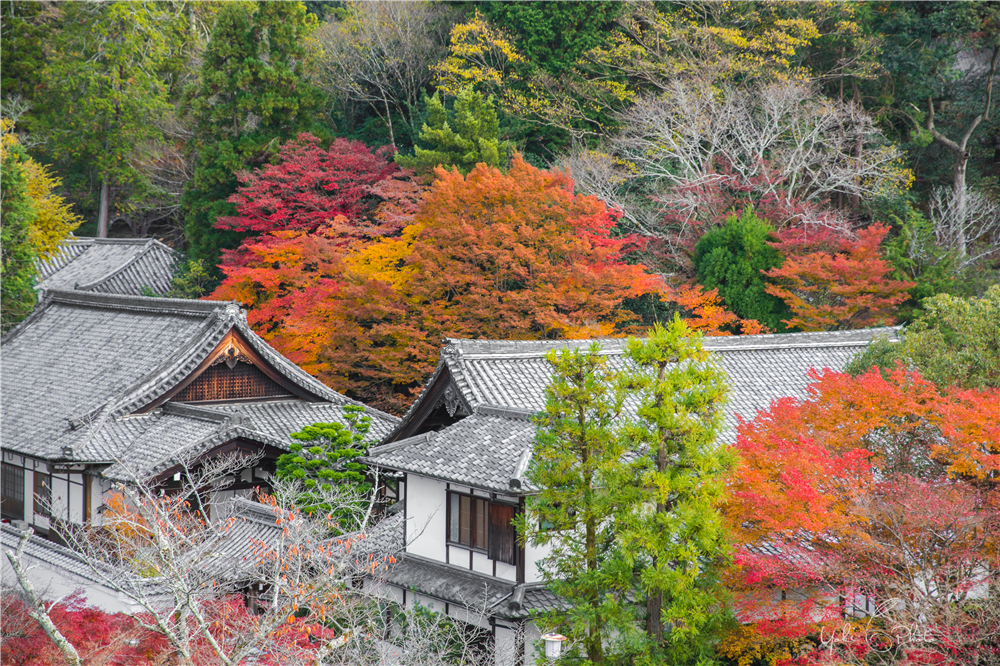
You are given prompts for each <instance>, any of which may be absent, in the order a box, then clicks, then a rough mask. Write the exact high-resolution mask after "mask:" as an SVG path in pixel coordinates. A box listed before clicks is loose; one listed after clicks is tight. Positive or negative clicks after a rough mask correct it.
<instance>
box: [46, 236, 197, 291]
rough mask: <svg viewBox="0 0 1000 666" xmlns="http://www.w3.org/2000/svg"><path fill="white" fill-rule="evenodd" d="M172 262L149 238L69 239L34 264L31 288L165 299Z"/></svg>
mask: <svg viewBox="0 0 1000 666" xmlns="http://www.w3.org/2000/svg"><path fill="white" fill-rule="evenodd" d="M176 263H177V258H176V254H175V253H174V251H173V250H172V249H171V248H170V247H169V246H167V245H164V244H163V243H161V242H160V241H158V240H155V239H153V238H83V237H76V236H71V237H69V238H67V239H65V240H64V241H62V242H61V243H60V244H59V247H58V248H57V249H56V251H55V252H54V253H53V254H52V256H51V257H49V258H48V259H47V260H46V261H42V262H39V263H38V285H37V286H36V287H35V288H36V289H38V290H39V291H41V292H45V291H48V290H50V289H61V290H66V289H76V290H79V291H93V292H101V293H105V294H131V295H134V296H140V295H142V294H143V293H152V294H157V295H159V296H166V295H167V294H169V293H170V289H171V280H172V279H173V275H174V266H175V264H176Z"/></svg>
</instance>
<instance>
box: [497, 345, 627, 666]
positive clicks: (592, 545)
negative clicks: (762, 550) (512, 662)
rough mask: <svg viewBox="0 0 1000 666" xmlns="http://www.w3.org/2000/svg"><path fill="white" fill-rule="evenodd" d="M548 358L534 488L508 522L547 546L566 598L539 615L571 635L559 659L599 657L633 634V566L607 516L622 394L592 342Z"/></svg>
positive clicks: (614, 493) (616, 472) (615, 480)
mask: <svg viewBox="0 0 1000 666" xmlns="http://www.w3.org/2000/svg"><path fill="white" fill-rule="evenodd" d="M547 358H548V362H549V364H550V365H551V366H552V369H553V378H552V381H551V383H550V384H549V386H548V388H547V389H546V391H545V395H546V405H545V411H544V412H542V413H541V414H540V415H539V416H538V417H537V418H536V422H537V424H538V434H537V436H536V439H535V446H534V451H533V455H532V458H531V464H530V466H529V468H528V470H527V472H526V474H525V476H526V478H527V479H528V480H529V481H530V483H531V485H532V486H533V487H534V488H537V489H538V493H537V494H535V495H532V496H530V497H528V498H527V512H526V513H524V514H522V515H521V516H519V517H518V519H517V520H516V525H517V528H518V532H519V534H520V535H521V538H522V539H523V540H524V541H527V542H530V543H532V544H534V545H548V546H549V548H550V555H549V556H548V557H547V558H546V559H545V560H544V561H543V562H542V573H543V576H544V579H545V583H546V586H547V587H548V588H549V589H551V590H552V591H553V592H554V593H556V594H557V595H559V596H560V597H561V598H562V599H564V600H565V601H566V602H567V603H568V605H569V608H568V610H565V611H563V610H560V611H553V612H550V613H548V614H547V615H546V616H545V617H544V618H543V619H542V622H543V624H545V625H546V626H550V627H555V628H557V629H558V630H559V631H560V632H561V633H564V634H565V635H566V636H567V637H569V638H570V639H572V642H571V643H570V645H571V646H572V647H571V648H570V649H569V651H568V652H567V654H566V655H565V656H564V657H563V660H561V662H560V663H563V661H565V662H566V663H577V662H583V661H586V662H587V663H593V664H601V663H605V662H606V659H608V658H609V655H608V654H606V653H607V652H611V653H613V652H614V648H608V649H606V645H607V644H608V643H609V642H610V641H618V642H620V641H623V640H627V638H628V637H629V636H630V635H632V634H634V633H635V632H634V631H633V630H632V629H633V627H634V625H635V622H634V611H633V608H632V605H631V603H630V602H629V601H628V600H627V599H625V595H624V592H626V591H627V590H628V589H629V580H630V577H631V568H630V567H629V566H628V564H627V562H626V561H625V559H624V558H623V557H622V556H621V553H619V552H618V551H617V549H616V538H615V537H616V535H615V532H614V522H613V520H612V517H613V516H614V515H615V513H616V511H617V510H618V509H619V507H620V503H621V501H622V498H623V495H624V488H623V487H622V486H621V485H620V483H619V480H620V479H621V478H622V477H623V476H625V475H626V469H627V467H628V460H629V459H628V458H627V456H626V454H627V453H629V452H630V451H629V442H628V440H627V439H625V438H623V437H622V436H621V432H620V430H621V425H622V406H623V404H624V401H625V398H626V395H627V394H626V392H625V391H623V390H621V387H620V386H619V385H618V382H617V379H616V374H615V372H614V371H613V370H612V368H611V367H610V365H609V363H608V357H607V356H605V355H602V354H601V353H600V346H599V345H597V344H596V343H595V344H594V345H593V346H591V347H590V348H589V349H588V350H586V351H581V350H564V351H562V352H561V353H559V354H556V352H554V351H552V352H549V355H548V357H547ZM581 648H582V652H581ZM584 654H585V655H586V656H585V657H584Z"/></svg>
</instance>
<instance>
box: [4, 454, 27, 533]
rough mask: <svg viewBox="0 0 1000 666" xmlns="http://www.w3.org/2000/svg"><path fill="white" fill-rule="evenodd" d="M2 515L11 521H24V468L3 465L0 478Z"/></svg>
mask: <svg viewBox="0 0 1000 666" xmlns="http://www.w3.org/2000/svg"><path fill="white" fill-rule="evenodd" d="M0 513H2V514H3V517H4V518H9V519H10V520H24V468H23V467H17V466H15V465H9V464H7V463H3V473H2V476H0Z"/></svg>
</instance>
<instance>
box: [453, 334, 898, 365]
mask: <svg viewBox="0 0 1000 666" xmlns="http://www.w3.org/2000/svg"><path fill="white" fill-rule="evenodd" d="M901 329H902V326H884V327H882V328H864V329H857V330H849V331H818V332H807V333H768V334H760V335H730V336H726V335H723V336H706V337H704V338H703V344H704V347H705V349H707V350H709V351H716V350H726V351H729V350H738V349H747V350H751V349H782V348H795V347H831V346H836V347H839V346H854V345H858V344H859V343H862V342H868V341H870V340H872V339H873V338H874V337H876V336H879V335H888V336H889V337H890V338H895V337H896V336H897V335H898V332H899V331H900V330H901ZM595 342H596V343H597V344H599V345H600V346H601V348H602V351H603V352H604V353H608V354H615V353H621V352H623V351H624V349H625V345H626V344H627V342H628V338H605V339H588V340H471V339H459V338H446V339H445V343H446V344H445V348H444V350H443V351H442V357H443V358H447V357H448V356H452V357H461V358H479V357H481V356H482V357H486V358H491V359H495V358H501V357H506V356H510V357H513V358H518V357H522V356H543V355H544V354H545V353H547V352H548V351H550V350H553V349H556V350H558V349H582V348H586V347H589V346H590V345H591V344H593V343H595Z"/></svg>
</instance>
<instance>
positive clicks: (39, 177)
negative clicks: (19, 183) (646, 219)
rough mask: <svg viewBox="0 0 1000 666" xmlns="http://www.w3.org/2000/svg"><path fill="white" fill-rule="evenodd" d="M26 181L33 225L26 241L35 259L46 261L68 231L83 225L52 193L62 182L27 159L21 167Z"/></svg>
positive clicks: (39, 165)
mask: <svg viewBox="0 0 1000 666" xmlns="http://www.w3.org/2000/svg"><path fill="white" fill-rule="evenodd" d="M24 171H25V174H26V175H27V177H28V196H29V197H30V198H31V202H32V204H33V205H34V207H35V213H36V214H37V217H36V218H35V223H34V224H32V225H31V233H30V234H29V236H28V238H29V239H30V240H31V244H32V245H33V246H34V247H35V252H36V253H37V254H38V258H39V259H42V260H44V259H48V258H49V256H51V255H52V253H53V252H54V251H55V249H56V248H57V247H58V246H59V242H60V241H62V239H64V238H66V236H68V235H69V234H70V232H71V231H73V230H74V229H76V228H77V227H79V226H80V224H82V223H83V218H81V217H80V216H79V215H77V214H76V213H74V212H73V210H72V208H71V207H70V204H69V203H67V202H66V200H65V199H63V198H62V197H61V196H59V195H58V194H56V191H57V190H58V189H59V188H60V187H62V181H61V180H59V178H56V177H55V176H53V175H52V173H51V172H50V171H49V170H48V168H47V167H45V166H43V165H41V164H39V163H38V162H36V161H35V160H32V159H29V160H28V161H27V162H26V163H25V165H24Z"/></svg>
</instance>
